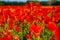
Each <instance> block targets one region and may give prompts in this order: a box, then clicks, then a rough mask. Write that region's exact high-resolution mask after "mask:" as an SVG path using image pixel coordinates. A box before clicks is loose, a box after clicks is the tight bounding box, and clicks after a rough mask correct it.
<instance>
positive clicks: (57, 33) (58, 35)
mask: <svg viewBox="0 0 60 40" xmlns="http://www.w3.org/2000/svg"><path fill="white" fill-rule="evenodd" d="M53 34H54V36H55V38H56V40H60V28H58V29H57V30H55V31H54V32H53Z"/></svg>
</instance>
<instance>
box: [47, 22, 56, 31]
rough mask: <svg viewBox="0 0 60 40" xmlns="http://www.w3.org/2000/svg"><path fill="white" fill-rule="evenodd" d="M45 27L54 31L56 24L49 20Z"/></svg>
mask: <svg viewBox="0 0 60 40" xmlns="http://www.w3.org/2000/svg"><path fill="white" fill-rule="evenodd" d="M47 28H48V29H49V30H50V31H54V30H56V29H57V26H56V24H55V23H53V22H49V23H48V25H47Z"/></svg>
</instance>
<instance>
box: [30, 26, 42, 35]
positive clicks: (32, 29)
mask: <svg viewBox="0 0 60 40" xmlns="http://www.w3.org/2000/svg"><path fill="white" fill-rule="evenodd" d="M41 31H42V27H41V26H36V25H32V26H30V32H31V33H32V34H34V33H39V32H41Z"/></svg>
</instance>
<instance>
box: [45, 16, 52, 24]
mask: <svg viewBox="0 0 60 40" xmlns="http://www.w3.org/2000/svg"><path fill="white" fill-rule="evenodd" d="M50 21H52V18H51V17H48V16H46V17H45V19H44V22H45V23H48V22H50Z"/></svg>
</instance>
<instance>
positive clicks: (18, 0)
mask: <svg viewBox="0 0 60 40" xmlns="http://www.w3.org/2000/svg"><path fill="white" fill-rule="evenodd" d="M31 1H32V2H40V4H41V5H60V0H0V5H18V6H20V5H22V6H23V5H25V4H26V3H29V2H31Z"/></svg>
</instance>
